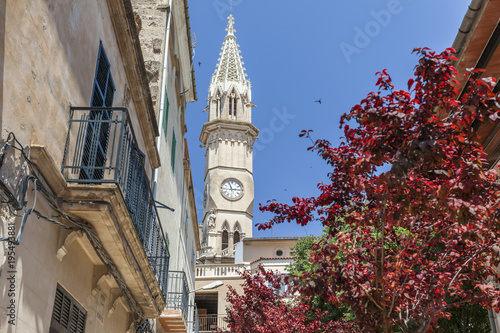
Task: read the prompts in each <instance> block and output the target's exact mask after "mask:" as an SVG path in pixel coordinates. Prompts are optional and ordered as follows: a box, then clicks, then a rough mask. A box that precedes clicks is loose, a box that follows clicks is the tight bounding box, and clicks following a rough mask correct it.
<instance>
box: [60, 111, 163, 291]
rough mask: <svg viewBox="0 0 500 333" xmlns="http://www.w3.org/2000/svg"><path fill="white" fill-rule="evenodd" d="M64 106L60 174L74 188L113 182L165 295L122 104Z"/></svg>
mask: <svg viewBox="0 0 500 333" xmlns="http://www.w3.org/2000/svg"><path fill="white" fill-rule="evenodd" d="M70 111H71V116H70V122H69V130H68V135H67V139H66V146H65V150H64V157H63V164H62V170H61V171H62V174H63V176H64V177H65V179H66V181H67V182H71V183H73V184H77V185H80V187H81V185H106V184H110V183H111V184H116V185H118V187H119V189H120V191H121V194H122V195H121V196H122V199H123V201H122V202H124V203H125V206H126V208H127V209H126V210H128V216H130V220H131V221H132V223H133V227H134V228H135V231H136V232H137V236H138V238H139V239H140V242H141V243H142V248H143V250H144V251H145V254H146V256H147V259H148V261H149V264H150V266H151V268H152V270H153V273H154V275H155V278H156V280H157V282H158V285H159V288H160V290H161V293H162V294H163V297H164V299H166V296H167V278H168V276H167V274H168V273H167V272H168V260H169V252H168V247H167V243H166V240H165V233H164V232H163V230H162V227H161V224H160V220H159V217H158V213H157V208H156V206H155V202H154V198H153V194H152V191H151V188H150V182H149V179H148V177H147V174H146V172H145V169H144V164H145V156H144V154H143V153H142V152H141V150H140V149H139V145H138V142H137V140H136V137H135V134H134V130H133V128H132V125H131V122H130V117H129V114H128V111H127V109H125V108H89V107H72V108H70ZM125 215H127V214H126V213H125ZM125 227H127V225H125ZM121 228H123V226H122V227H121ZM134 239H135V236H134ZM131 248H134V245H131Z"/></svg>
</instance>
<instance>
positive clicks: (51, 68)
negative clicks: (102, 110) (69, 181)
mask: <svg viewBox="0 0 500 333" xmlns="http://www.w3.org/2000/svg"><path fill="white" fill-rule="evenodd" d="M19 22H23V24H18V23H19ZM5 29H6V32H5V49H4V54H3V57H4V66H3V68H4V78H3V82H2V85H3V86H4V87H7V88H8V89H6V90H4V94H3V100H2V114H1V117H2V121H1V124H2V134H1V135H2V137H5V136H6V131H7V132H10V131H12V132H14V133H16V136H17V137H18V139H19V140H20V141H21V143H22V144H24V145H28V144H30V143H31V144H42V145H45V146H46V148H47V149H48V151H49V153H50V154H51V156H52V157H53V158H54V160H55V162H56V164H59V165H60V164H61V161H62V155H63V149H64V143H65V140H66V134H67V126H68V120H69V107H70V106H89V105H90V100H91V94H92V88H93V80H94V76H95V71H96V62H97V56H98V51H99V42H100V41H102V43H103V46H104V49H105V51H106V54H107V56H108V60H109V61H110V65H111V73H112V76H113V80H114V83H115V88H116V91H115V94H114V101H113V106H123V107H128V108H129V112H130V114H131V116H132V123H133V127H134V130H135V134H136V136H137V140H138V141H139V145H140V146H141V147H144V139H143V137H142V134H141V130H140V126H139V123H138V118H137V113H136V111H135V107H134V103H133V101H131V98H130V86H131V85H133V84H137V83H135V82H128V78H127V75H126V73H125V69H124V64H123V61H122V58H121V55H120V51H119V48H118V44H117V41H116V37H115V34H114V29H113V25H112V21H111V18H110V14H109V11H108V5H107V2H106V1H105V0H101V1H85V0H78V1H72V2H67V1H62V0H47V1H43V0H38V1H32V0H24V1H23V0H21V1H8V3H7V7H6V23H5ZM143 150H144V149H143ZM148 165H149V161H147V167H146V170H150V169H151V168H150V167H149V166H148Z"/></svg>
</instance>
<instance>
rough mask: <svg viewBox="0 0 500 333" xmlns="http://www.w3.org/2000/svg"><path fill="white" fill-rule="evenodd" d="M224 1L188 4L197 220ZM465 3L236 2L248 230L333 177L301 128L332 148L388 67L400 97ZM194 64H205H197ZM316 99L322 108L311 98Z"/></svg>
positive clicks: (306, 230)
mask: <svg viewBox="0 0 500 333" xmlns="http://www.w3.org/2000/svg"><path fill="white" fill-rule="evenodd" d="M229 1H230V0H191V1H190V2H189V4H190V7H189V11H190V20H191V30H192V32H193V33H194V34H195V35H196V48H195V57H194V64H195V75H196V84H197V92H198V102H195V103H190V104H189V105H188V108H187V120H186V122H187V126H188V132H187V134H186V136H187V139H188V143H189V152H190V157H191V166H192V172H193V181H194V188H195V196H196V200H197V207H198V217H199V218H201V217H202V215H201V213H202V210H201V207H202V194H203V185H204V184H203V177H204V174H203V173H204V163H205V160H204V149H203V148H200V142H199V135H200V132H201V128H202V126H203V123H204V122H205V121H206V119H207V114H206V113H204V112H202V110H203V109H204V108H205V106H206V100H205V99H206V98H207V96H208V86H209V83H210V79H211V77H212V74H213V72H214V70H215V66H216V64H217V59H218V58H219V52H220V50H221V46H222V42H223V40H224V36H225V35H226V31H225V28H226V25H227V17H228V15H229V8H230V5H229ZM469 3H470V1H469V0H433V1H432V0H420V1H416V0H413V1H411V0H399V1H398V0H382V1H373V0H371V1H370V0H351V1H333V0H330V1H328V0H315V1H296V0H266V1H265V0H233V16H234V17H235V29H236V34H235V35H236V37H237V42H238V44H239V45H240V50H241V55H242V56H243V61H244V62H245V65H244V66H245V68H246V73H247V74H248V78H249V79H250V82H251V84H252V99H253V102H254V103H255V104H256V105H257V107H256V108H254V109H253V123H254V125H255V126H257V128H259V130H260V131H261V133H260V134H259V139H258V140H257V141H256V143H255V145H254V182H255V204H254V224H255V223H259V222H264V221H266V220H269V218H270V217H271V215H269V214H264V213H261V212H260V211H259V209H258V204H259V203H265V202H266V201H267V200H270V199H276V200H278V201H279V202H283V203H290V202H291V198H292V197H294V196H298V197H309V196H315V195H317V194H318V193H319V192H318V190H317V187H316V186H317V184H318V183H319V182H322V181H326V174H327V173H328V172H329V171H330V170H329V168H328V167H327V165H326V164H325V163H324V162H323V160H321V159H320V158H319V157H317V155H316V154H315V153H311V152H308V151H306V149H307V147H309V145H310V143H311V142H310V141H308V140H307V139H304V138H299V136H298V134H299V133H300V131H301V130H303V129H306V130H309V129H312V130H314V137H315V139H316V138H324V139H328V140H330V142H332V143H333V145H335V146H337V145H338V144H339V143H340V142H341V136H342V135H343V132H342V131H341V130H340V129H339V120H340V116H341V115H342V114H343V113H346V112H348V111H349V110H350V108H351V107H352V106H354V105H355V104H357V103H359V102H360V101H361V99H363V98H364V97H365V96H366V94H367V93H368V92H370V91H373V90H374V89H375V81H376V76H375V72H377V71H380V70H382V69H384V68H387V69H388V71H389V73H390V74H391V76H392V78H393V81H394V83H395V85H396V88H400V89H405V86H406V82H407V80H408V79H409V78H410V76H411V75H412V72H413V68H414V66H415V64H416V61H417V58H416V56H415V55H413V54H411V51H412V50H413V48H415V47H424V46H426V47H429V48H431V49H433V50H436V51H442V50H443V49H444V48H446V47H450V46H451V45H452V43H453V40H454V39H455V36H456V34H457V32H458V28H459V26H460V23H461V22H462V19H463V17H464V15H465V12H466V11H467V7H468V5H469ZM198 62H201V65H200V66H198ZM320 98H321V100H322V104H321V105H320V104H319V103H315V102H314V101H315V100H318V99H320ZM320 233H321V226H320V225H319V224H314V223H313V224H310V225H308V226H306V227H301V226H298V225H296V224H282V225H277V226H275V227H274V228H273V231H270V230H268V231H257V228H256V227H254V229H253V236H254V237H266V236H271V234H272V235H273V236H304V235H308V234H316V235H317V234H320Z"/></svg>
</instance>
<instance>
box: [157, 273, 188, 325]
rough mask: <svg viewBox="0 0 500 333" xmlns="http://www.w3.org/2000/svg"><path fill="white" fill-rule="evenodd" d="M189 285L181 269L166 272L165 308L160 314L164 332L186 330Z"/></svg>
mask: <svg viewBox="0 0 500 333" xmlns="http://www.w3.org/2000/svg"><path fill="white" fill-rule="evenodd" d="M189 310H190V309H189V287H188V284H187V280H186V274H185V273H184V272H183V271H170V272H168V292H167V308H166V309H165V310H164V311H163V312H162V314H161V316H160V323H161V325H162V327H163V329H164V331H165V332H187V331H188V327H189V321H190V320H191V319H190V313H189Z"/></svg>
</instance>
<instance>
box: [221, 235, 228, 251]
mask: <svg viewBox="0 0 500 333" xmlns="http://www.w3.org/2000/svg"><path fill="white" fill-rule="evenodd" d="M228 239H229V233H228V232H227V230H224V231H223V232H222V249H223V250H225V249H227V247H228Z"/></svg>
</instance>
